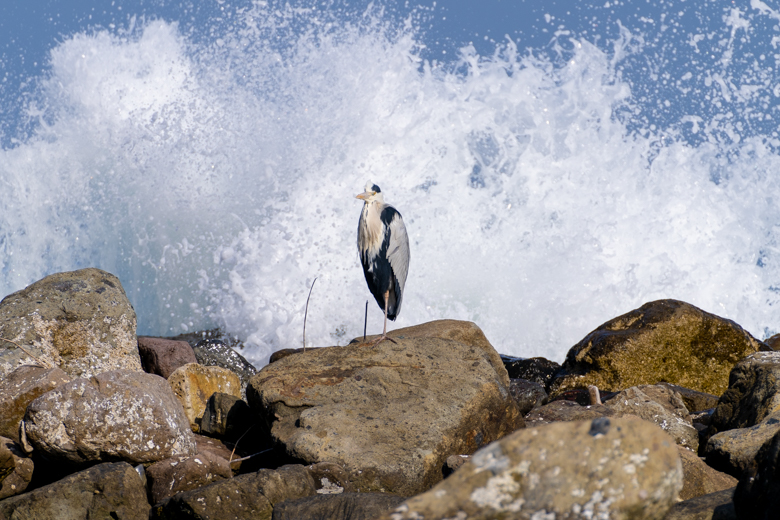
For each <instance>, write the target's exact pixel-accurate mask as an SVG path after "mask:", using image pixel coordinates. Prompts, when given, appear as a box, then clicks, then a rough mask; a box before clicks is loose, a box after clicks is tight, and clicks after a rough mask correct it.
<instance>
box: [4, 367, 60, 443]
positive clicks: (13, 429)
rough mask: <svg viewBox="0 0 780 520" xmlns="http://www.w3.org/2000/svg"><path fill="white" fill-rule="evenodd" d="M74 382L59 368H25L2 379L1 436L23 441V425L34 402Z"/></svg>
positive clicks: (20, 368) (19, 368) (18, 369)
mask: <svg viewBox="0 0 780 520" xmlns="http://www.w3.org/2000/svg"><path fill="white" fill-rule="evenodd" d="M68 381H70V377H69V376H68V374H66V373H65V372H63V371H62V370H60V369H59V368H45V367H41V366H36V365H22V366H20V367H18V368H17V369H16V370H14V371H13V372H11V373H10V374H7V375H6V376H5V377H3V378H2V379H0V435H2V436H3V437H8V438H9V439H13V440H14V441H16V442H19V423H20V422H21V420H22V419H23V418H24V412H25V411H26V410H27V405H29V404H30V403H31V402H32V401H33V399H35V398H36V397H38V396H41V395H43V394H45V393H46V392H48V391H50V390H54V389H55V388H57V387H58V386H59V385H61V384H63V383H67V382H68Z"/></svg>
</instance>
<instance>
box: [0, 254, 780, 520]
mask: <svg viewBox="0 0 780 520" xmlns="http://www.w3.org/2000/svg"><path fill="white" fill-rule="evenodd" d="M209 336H210V337H209V338H206V339H204V338H203V337H200V338H199V337H198V335H192V338H189V337H187V338H186V339H188V340H192V343H188V342H187V341H181V340H178V341H177V340H172V339H166V338H149V337H140V338H136V336H135V315H134V312H133V310H132V306H131V305H130V303H129V302H128V301H127V298H126V296H125V295H124V292H123V290H122V286H121V284H120V282H119V280H117V279H116V278H115V277H114V276H112V275H110V274H109V273H105V272H103V271H100V270H97V269H84V270H81V271H75V272H72V273H60V274H57V275H52V276H50V277H47V278H45V279H43V280H41V281H39V282H36V283H35V284H33V285H31V286H30V287H28V288H27V289H25V290H23V291H19V292H18V293H14V294H12V295H10V296H8V297H6V298H5V299H4V300H3V301H2V302H0V338H3V341H0V373H1V374H2V378H1V379H0V519H4V518H17V517H18V518H33V517H34V518H41V519H55V518H56V519H62V518H74V519H76V518H138V519H147V518H160V519H173V518H183V517H186V518H195V519H213V518H235V519H244V518H246V519H250V518H274V519H278V520H281V519H293V518H295V519H301V518H328V519H344V520H347V519H356V518H366V519H368V518H383V519H388V520H390V519H392V520H400V519H403V518H415V519H441V518H457V519H462V520H466V519H476V518H486V519H487V518H507V519H511V518H517V519H541V518H545V519H547V518H569V519H575V518H582V519H585V518H614V519H623V518H625V519H628V518H632V519H645V518H647V519H658V520H660V519H667V520H686V519H688V520H693V519H698V518H720V519H728V518H741V519H748V518H750V519H753V518H757V519H761V518H767V519H768V518H774V516H773V515H774V514H775V512H776V511H777V508H778V507H780V502H778V499H777V496H778V492H780V472H778V470H777V468H778V465H779V463H778V453H780V384H779V383H778V381H780V357H778V354H777V353H775V352H773V351H771V349H770V348H769V347H768V346H767V345H766V344H764V343H762V342H760V341H757V340H755V339H754V338H752V337H751V336H750V335H749V334H748V333H747V332H745V331H744V330H743V329H742V328H740V327H739V326H738V325H737V324H735V323H733V322H730V321H728V320H725V319H723V318H719V317H717V316H714V315H712V314H709V313H706V312H704V311H702V310H700V309H697V308H695V307H693V306H691V305H688V304H686V303H684V302H678V301H673V300H663V301H658V302H651V303H648V304H646V305H644V306H642V307H641V308H639V309H637V310H635V311H632V312H629V313H628V314H625V315H623V316H620V317H618V318H615V319H614V320H611V321H609V322H607V323H605V324H604V325H602V326H601V327H599V328H597V329H596V330H594V331H593V332H592V333H591V334H589V335H588V336H587V337H586V338H584V339H583V340H582V341H581V342H580V343H578V344H577V345H575V346H574V347H572V349H571V350H570V352H569V354H568V355H567V357H566V360H565V361H564V363H563V364H562V365H558V364H557V363H555V362H553V361H550V360H546V359H543V358H532V359H517V358H508V357H506V356H500V355H499V354H498V353H497V352H496V351H495V350H494V349H493V347H492V346H491V345H490V343H489V341H488V340H487V338H486V337H485V335H484V334H483V333H482V331H481V330H480V329H479V327H477V326H476V325H475V324H473V323H466V322H458V321H453V320H441V321H436V322H431V323H426V324H423V325H419V326H416V327H409V328H406V329H398V330H395V331H392V332H391V333H390V336H392V337H393V338H394V339H395V342H391V341H384V342H382V343H380V344H378V345H371V344H361V342H360V341H359V340H354V341H353V342H352V343H351V344H350V345H348V346H346V347H324V348H316V349H307V350H306V352H302V351H300V350H295V349H289V350H284V351H280V352H278V353H277V354H275V355H274V356H273V357H272V359H271V363H270V364H269V365H267V366H265V367H263V368H262V369H261V370H259V371H257V370H256V369H255V368H254V367H252V365H251V364H249V363H248V362H247V361H246V360H245V359H244V358H243V357H241V355H240V354H239V353H238V352H237V351H236V350H235V349H233V348H231V347H230V346H228V345H226V344H225V343H223V342H221V341H220V340H219V339H217V338H214V337H211V336H213V335H212V334H211V333H210V334H209ZM369 339H370V338H369ZM735 488H736V492H735ZM732 497H733V499H732Z"/></svg>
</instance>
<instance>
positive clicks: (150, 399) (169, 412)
mask: <svg viewBox="0 0 780 520" xmlns="http://www.w3.org/2000/svg"><path fill="white" fill-rule="evenodd" d="M22 428H23V429H22V433H23V438H22V442H23V443H26V444H28V445H32V447H34V448H35V449H36V450H40V451H41V452H42V453H43V454H44V455H45V456H46V457H47V458H49V459H55V460H61V461H65V462H68V463H71V464H75V465H80V464H85V463H93V462H105V461H116V460H125V461H129V462H133V463H142V462H154V461H158V460H162V459H165V458H168V457H174V456H179V455H182V456H186V455H193V454H194V453H195V441H194V438H193V436H192V433H191V431H190V425H189V421H188V420H187V416H186V415H185V414H184V410H183V409H182V406H181V404H180V403H179V401H178V400H177V399H176V396H175V395H173V391H172V390H171V387H170V386H169V385H168V382H167V381H166V380H165V379H163V378H161V377H160V376H155V375H152V374H146V373H144V372H132V371H127V370H113V371H110V372H104V373H102V374H98V375H96V376H92V377H90V378H89V379H84V378H79V379H76V380H74V381H71V382H70V383H65V384H63V385H60V386H58V387H57V388H55V389H54V390H52V391H50V392H47V393H45V394H43V395H42V396H40V397H38V398H37V399H35V400H34V401H33V402H32V403H30V406H29V407H28V408H27V413H26V415H25V417H24V421H23V422H22Z"/></svg>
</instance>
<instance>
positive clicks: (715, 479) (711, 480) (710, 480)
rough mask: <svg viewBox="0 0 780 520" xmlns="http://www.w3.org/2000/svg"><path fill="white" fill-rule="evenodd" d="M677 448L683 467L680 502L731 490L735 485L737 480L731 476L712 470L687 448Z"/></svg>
mask: <svg viewBox="0 0 780 520" xmlns="http://www.w3.org/2000/svg"><path fill="white" fill-rule="evenodd" d="M677 447H678V449H679V452H680V460H681V461H682V465H683V488H682V491H680V500H689V499H691V498H696V497H699V496H702V495H709V494H710V493H715V492H716V491H722V490H724V489H732V488H734V486H736V485H737V482H738V480H737V479H735V478H734V477H732V476H731V475H728V474H726V473H722V472H720V471H717V470H715V469H712V468H711V467H709V466H708V465H707V464H705V463H704V461H703V460H701V459H700V458H699V456H698V455H696V453H694V452H692V451H691V450H689V449H688V448H683V447H682V446H679V445H678V446H677Z"/></svg>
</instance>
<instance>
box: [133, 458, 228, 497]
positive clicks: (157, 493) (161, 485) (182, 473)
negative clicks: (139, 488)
mask: <svg viewBox="0 0 780 520" xmlns="http://www.w3.org/2000/svg"><path fill="white" fill-rule="evenodd" d="M232 476H233V472H232V471H231V470H230V465H229V464H228V461H227V460H226V459H224V458H222V457H219V456H217V455H214V454H213V453H212V452H210V451H204V452H201V453H198V454H197V455H192V456H190V457H173V458H170V459H165V460H161V461H159V462H155V463H154V464H152V465H151V466H149V467H148V468H146V478H147V480H148V488H149V497H150V498H151V499H152V503H153V504H157V503H159V502H161V501H162V500H164V499H166V498H170V497H172V496H173V495H175V494H176V493H179V492H181V491H189V490H191V489H197V488H199V487H202V486H205V485H207V484H211V483H212V482H215V481H218V480H224V479H228V478H231V477H232Z"/></svg>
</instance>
